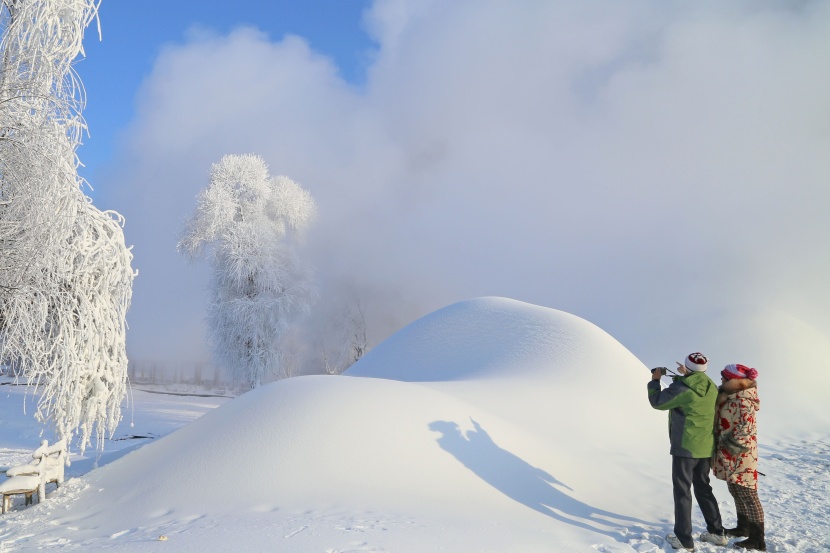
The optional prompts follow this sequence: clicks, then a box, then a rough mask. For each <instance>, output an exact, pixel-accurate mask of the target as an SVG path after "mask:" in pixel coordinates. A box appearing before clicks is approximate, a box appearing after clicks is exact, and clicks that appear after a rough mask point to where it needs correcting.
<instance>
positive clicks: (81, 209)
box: [0, 0, 134, 451]
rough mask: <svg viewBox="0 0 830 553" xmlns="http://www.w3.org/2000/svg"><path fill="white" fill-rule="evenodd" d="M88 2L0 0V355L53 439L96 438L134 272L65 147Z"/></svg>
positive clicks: (112, 420) (108, 415) (115, 381)
mask: <svg viewBox="0 0 830 553" xmlns="http://www.w3.org/2000/svg"><path fill="white" fill-rule="evenodd" d="M98 5H99V2H98V1H94V0H0V30H2V41H0V53H1V54H2V60H1V61H0V62H1V63H2V66H0V348H1V349H0V357H2V360H3V361H5V362H13V363H15V364H16V365H17V366H18V368H19V370H20V371H21V374H22V375H23V376H24V377H25V379H26V380H27V382H28V383H29V384H30V385H32V386H34V387H35V392H36V396H37V397H38V408H37V412H36V417H37V418H38V419H39V420H41V421H42V422H48V423H51V425H52V426H53V427H54V430H55V433H56V435H57V438H58V439H60V438H67V439H69V440H70V441H71V440H72V439H73V438H74V437H76V436H77V437H78V438H79V440H78V442H79V446H80V449H81V450H82V451H83V450H84V449H85V448H86V446H87V445H89V444H90V442H91V438H92V436H96V437H97V439H98V445H99V447H101V446H102V445H103V441H102V437H103V436H104V435H105V434H111V433H112V432H113V431H114V430H115V427H116V425H117V424H118V422H119V420H120V419H121V401H122V400H123V398H124V395H125V391H126V377H127V356H126V349H125V334H126V311H127V308H128V307H129V304H130V298H131V294H132V282H133V278H134V272H133V270H132V268H131V267H130V264H131V260H132V254H131V253H130V251H129V249H128V248H127V247H126V246H125V243H124V234H123V230H122V225H123V219H122V217H121V216H120V215H119V214H117V213H115V212H101V211H99V210H98V209H97V208H95V206H93V205H92V202H91V200H90V199H89V198H88V197H87V196H86V195H85V194H84V192H83V186H84V181H83V179H81V178H80V176H79V175H78V171H77V167H78V164H79V162H78V158H77V155H76V150H77V148H78V146H79V145H80V141H81V135H82V133H83V132H84V131H85V128H86V127H85V123H84V120H83V118H82V116H81V111H82V109H83V106H84V101H85V98H84V91H83V87H82V85H81V82H80V79H79V78H78V76H77V74H76V73H75V71H74V69H73V67H72V63H73V61H74V60H75V59H76V58H77V57H78V56H79V55H82V54H83V50H82V39H83V34H84V30H85V28H86V27H87V26H88V25H89V23H90V22H91V21H93V20H94V18H95V16H96V14H97V10H98Z"/></svg>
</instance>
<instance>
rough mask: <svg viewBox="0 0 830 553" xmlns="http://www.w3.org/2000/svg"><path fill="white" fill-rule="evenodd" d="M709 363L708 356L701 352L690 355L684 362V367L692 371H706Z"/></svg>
mask: <svg viewBox="0 0 830 553" xmlns="http://www.w3.org/2000/svg"><path fill="white" fill-rule="evenodd" d="M708 362H709V360H708V359H706V356H705V355H703V354H702V353H700V352H695V353H690V354H689V355H687V356H686V359H685V360H684V361H683V365H684V366H685V367H686V368H687V369H689V370H690V371H705V370H706V364H707V363H708Z"/></svg>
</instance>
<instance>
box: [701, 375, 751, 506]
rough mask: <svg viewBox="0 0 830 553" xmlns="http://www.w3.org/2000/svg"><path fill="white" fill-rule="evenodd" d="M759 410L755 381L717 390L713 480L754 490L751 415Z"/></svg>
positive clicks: (732, 382)
mask: <svg viewBox="0 0 830 553" xmlns="http://www.w3.org/2000/svg"><path fill="white" fill-rule="evenodd" d="M760 409H761V402H760V400H759V399H758V389H757V388H756V387H755V381H754V380H750V379H749V378H739V379H735V380H727V381H726V382H725V383H724V384H723V386H721V388H720V393H719V394H718V402H717V415H716V418H715V440H716V443H717V445H716V447H715V458H714V462H713V464H712V471H713V472H714V473H715V477H716V478H719V479H721V480H726V481H727V482H729V483H732V484H738V485H740V486H744V487H747V488H752V489H754V490H757V489H758V470H757V469H758V437H757V435H758V434H757V433H758V427H757V423H756V419H755V414H756V412H757V411H758V410H760Z"/></svg>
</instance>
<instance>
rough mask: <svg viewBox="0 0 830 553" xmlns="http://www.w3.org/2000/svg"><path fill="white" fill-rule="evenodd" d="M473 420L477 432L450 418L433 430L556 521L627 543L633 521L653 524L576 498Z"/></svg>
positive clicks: (483, 473)
mask: <svg viewBox="0 0 830 553" xmlns="http://www.w3.org/2000/svg"><path fill="white" fill-rule="evenodd" d="M471 420H472V419H471ZM472 423H473V426H474V430H469V431H467V432H462V431H461V429H460V428H459V426H458V424H456V423H454V422H450V421H435V422H432V423H430V424H429V429H430V430H432V431H434V432H439V433H440V434H441V436H440V437H439V438H438V439H437V442H438V445H440V446H441V449H443V450H444V451H446V452H448V453H450V454H452V455H453V456H454V457H455V458H456V459H458V461H459V462H461V464H463V465H464V466H465V467H467V468H468V469H470V470H471V471H473V473H475V474H476V475H477V476H478V477H479V478H481V479H482V480H484V481H485V482H487V483H488V484H490V485H491V486H493V487H494V488H496V489H497V490H499V491H500V492H501V493H503V494H504V495H506V496H507V497H509V498H511V499H513V500H514V501H517V502H519V503H521V504H523V505H526V506H527V507H530V508H531V509H533V510H535V511H538V512H540V513H542V514H544V515H547V516H549V517H551V518H554V519H556V520H559V521H562V522H565V523H568V524H572V525H574V526H577V527H579V528H583V529H585V530H589V531H591V532H597V533H599V534H604V535H606V536H609V537H611V538H613V539H615V540H617V541H621V542H625V541H626V538H625V536H624V533H623V530H624V529H626V528H628V527H629V526H630V525H633V524H639V525H651V524H652V523H649V522H646V521H644V520H640V519H637V518H634V517H630V516H626V515H621V514H618V513H612V512H611V511H606V510H604V509H599V508H597V507H593V506H591V505H588V504H587V503H583V502H582V501H579V500H577V499H574V498H573V497H571V496H570V495H568V494H567V493H565V492H564V491H562V490H561V489H560V488H564V489H566V490H568V491H571V492H573V490H572V489H571V488H569V487H568V486H566V485H565V484H563V483H562V482H560V481H559V480H557V479H556V478H554V477H553V476H551V475H550V474H548V473H547V472H545V471H544V470H542V469H540V468H537V467H534V466H532V465H530V464H528V463H527V462H525V461H523V460H522V459H520V458H519V457H517V456H516V455H513V454H512V453H510V452H509V451H506V450H504V449H502V448H500V447H499V446H498V445H496V443H495V442H494V441H493V439H492V438H491V437H490V435H489V434H488V433H487V432H486V431H485V430H484V429H483V428H481V426H480V425H479V424H478V423H477V422H476V421H475V420H472Z"/></svg>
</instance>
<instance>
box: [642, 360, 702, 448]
mask: <svg viewBox="0 0 830 553" xmlns="http://www.w3.org/2000/svg"><path fill="white" fill-rule="evenodd" d="M660 388H661V386H660V381H659V380H652V381H651V382H649V383H648V400H649V402H651V406H652V407H654V408H655V409H659V410H661V411H669V440H670V442H671V454H672V455H676V456H678V457H691V458H693V459H703V458H706V457H711V456H712V455H713V454H714V451H715V435H714V428H715V402H716V401H717V399H718V387H717V386H716V385H715V383H714V382H713V381H712V379H711V378H709V377H708V376H707V375H706V373H704V372H692V373H689V374H688V375H686V376H681V377H676V378H675V379H674V382H672V383H671V385H670V386H669V387H668V388H666V389H665V390H661V389H660Z"/></svg>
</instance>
